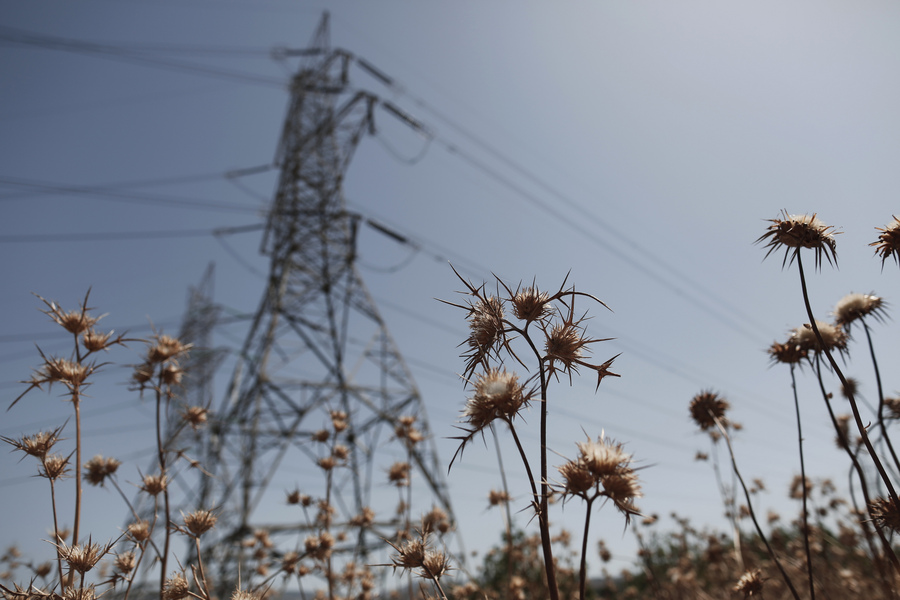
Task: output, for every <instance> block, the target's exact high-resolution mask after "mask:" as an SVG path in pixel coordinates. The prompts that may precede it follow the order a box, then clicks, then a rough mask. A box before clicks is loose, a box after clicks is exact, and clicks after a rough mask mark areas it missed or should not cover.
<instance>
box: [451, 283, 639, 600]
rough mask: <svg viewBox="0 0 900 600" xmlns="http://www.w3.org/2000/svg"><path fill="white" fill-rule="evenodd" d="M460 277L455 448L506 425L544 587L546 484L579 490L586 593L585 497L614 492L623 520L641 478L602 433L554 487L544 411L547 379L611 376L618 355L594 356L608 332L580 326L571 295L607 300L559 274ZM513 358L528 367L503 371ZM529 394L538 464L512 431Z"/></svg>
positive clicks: (553, 579)
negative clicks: (540, 282)
mask: <svg viewBox="0 0 900 600" xmlns="http://www.w3.org/2000/svg"><path fill="white" fill-rule="evenodd" d="M454 272H455V273H456V275H457V277H459V279H460V281H462V283H463V284H464V285H465V288H466V289H465V290H464V291H463V292H461V293H462V294H463V295H464V296H465V297H466V299H465V301H464V303H462V304H456V303H452V302H446V301H445V302H446V303H447V304H450V305H451V306H455V307H457V308H460V309H462V310H464V311H465V313H466V320H467V321H468V325H469V336H468V338H467V339H466V340H465V342H463V344H462V345H463V346H464V347H465V351H464V352H463V354H462V358H463V359H464V360H465V369H464V370H463V380H464V381H465V382H466V384H467V386H468V388H469V390H470V396H469V398H468V400H467V401H466V404H465V406H464V408H463V411H462V425H461V426H460V428H461V429H462V430H463V432H464V433H463V435H462V436H459V437H458V438H457V439H458V440H459V441H460V444H459V447H458V449H457V451H456V454H455V455H454V457H453V460H451V466H452V464H453V462H454V461H455V460H456V458H458V457H459V456H460V455H461V454H462V452H463V450H464V449H465V447H466V446H467V445H468V443H469V442H471V441H472V440H473V439H474V438H475V437H476V436H478V435H479V434H480V435H482V436H483V435H484V434H485V431H486V430H489V431H491V432H494V431H495V429H494V424H495V423H498V424H499V423H502V424H505V425H506V428H507V429H508V430H509V432H510V435H511V436H512V439H513V443H514V444H515V447H516V449H517V452H518V454H519V456H520V458H521V460H522V464H523V467H524V469H525V472H526V475H527V477H528V481H529V485H530V487H531V490H530V491H531V509H532V511H533V513H534V516H535V519H536V521H537V523H538V527H539V529H540V537H541V548H542V552H543V559H544V572H545V575H546V579H547V586H548V594H549V596H550V598H552V599H553V600H557V599H558V598H559V587H558V584H557V573H556V567H555V565H554V559H553V549H552V540H551V536H550V521H549V505H550V502H549V500H550V496H551V494H553V493H561V494H562V495H563V497H564V498H565V497H579V498H581V499H583V500H584V501H585V502H586V503H587V509H588V516H587V517H586V519H585V544H584V548H583V551H582V561H581V591H580V597H581V598H584V595H585V590H584V578H585V570H586V565H585V562H584V555H585V551H586V540H587V532H588V527H589V523H590V509H591V505H592V503H593V502H594V501H595V500H596V499H598V498H603V499H605V500H610V501H612V503H613V505H614V506H615V507H616V508H617V509H618V510H619V511H621V512H622V513H623V514H624V515H625V517H626V521H627V519H628V518H629V517H630V516H631V515H633V514H637V508H636V507H635V505H634V501H635V499H636V498H638V497H640V496H641V492H640V485H639V483H638V480H637V477H636V475H635V470H634V468H633V466H632V464H631V456H630V455H628V454H626V453H625V452H624V451H623V450H622V447H621V445H619V444H617V443H615V442H611V441H609V440H607V439H606V438H605V437H604V436H603V435H602V434H601V436H600V438H599V440H598V441H597V442H593V441H591V440H590V439H589V440H588V441H587V442H584V443H582V444H579V446H578V447H579V457H578V458H577V459H575V460H573V461H569V462H567V463H566V464H564V465H563V466H561V467H559V471H560V474H561V475H562V477H563V479H564V482H563V483H562V484H560V485H558V486H551V484H550V477H549V468H548V451H549V449H548V446H547V420H548V406H549V393H548V392H549V388H550V386H551V383H553V382H560V381H562V380H563V379H567V380H568V381H569V383H570V384H571V382H572V380H573V377H574V376H575V375H577V374H579V372H580V370H581V369H584V370H589V371H593V372H594V373H595V375H596V377H597V388H599V386H600V383H601V381H602V380H603V379H604V378H606V377H618V375H617V374H616V373H613V372H612V371H610V367H611V366H612V363H613V361H614V360H615V358H616V357H613V358H610V359H609V360H607V361H605V362H595V361H593V360H592V359H591V356H590V353H591V349H592V347H593V346H594V345H595V344H596V343H599V342H603V341H607V340H608V338H605V339H600V338H591V337H588V336H587V334H586V329H585V321H586V319H587V314H586V313H584V314H582V313H580V312H578V310H577V308H576V302H577V301H579V302H580V301H583V300H587V301H590V302H594V303H596V304H599V305H600V306H602V307H604V308H607V309H608V307H607V306H606V304H604V303H603V302H602V301H600V300H599V299H597V298H596V297H594V296H592V295H590V294H586V293H584V292H579V291H576V290H575V288H566V283H565V281H564V282H563V284H562V285H561V286H560V288H559V289H558V290H557V291H556V292H553V293H548V292H544V291H541V290H540V289H538V288H537V286H536V285H535V284H534V283H532V285H530V286H523V285H521V284H520V285H519V286H518V287H516V288H515V289H513V288H511V287H510V286H508V285H507V284H506V283H504V282H503V281H501V280H500V279H499V278H497V279H496V284H497V285H496V289H495V292H494V293H490V292H489V291H488V290H487V287H486V285H480V286H476V285H474V284H472V283H469V282H468V281H466V280H465V279H464V278H463V277H462V276H460V275H459V273H458V272H456V271H455V269H454ZM514 365H517V366H518V367H520V368H522V369H525V370H526V372H528V370H529V368H531V369H533V371H532V372H531V373H530V374H529V375H527V376H526V377H525V378H524V379H523V378H520V376H519V374H518V373H516V372H515V371H512V370H510V369H511V367H513V366H514ZM533 402H537V403H538V404H539V407H540V413H541V418H540V448H539V452H540V466H539V469H538V471H537V472H535V470H534V469H533V468H532V465H531V462H530V460H529V458H528V452H527V451H526V449H525V447H524V446H523V444H522V442H521V439H520V437H519V435H518V432H517V417H518V416H519V415H520V414H521V412H522V411H523V410H525V409H527V408H528V407H529V406H530V405H531V404H532V403H533Z"/></svg>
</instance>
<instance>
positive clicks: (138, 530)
mask: <svg viewBox="0 0 900 600" xmlns="http://www.w3.org/2000/svg"><path fill="white" fill-rule="evenodd" d="M126 533H127V534H128V537H130V538H131V539H132V540H134V541H135V542H137V543H138V544H141V543H143V542H146V541H147V540H149V539H150V533H151V529H150V523H149V522H148V521H144V520H141V521H135V522H134V523H129V524H128V527H127V528H126Z"/></svg>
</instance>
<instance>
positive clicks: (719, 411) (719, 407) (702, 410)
mask: <svg viewBox="0 0 900 600" xmlns="http://www.w3.org/2000/svg"><path fill="white" fill-rule="evenodd" d="M729 408H730V405H729V404H728V401H727V400H725V399H724V398H722V397H721V396H720V395H719V394H717V393H716V392H713V391H711V390H704V391H702V392H700V393H699V394H697V395H696V396H694V398H693V399H692V400H691V404H690V410H691V418H692V419H694V423H696V424H697V425H698V426H699V427H700V429H702V430H703V431H708V430H715V428H716V419H718V420H719V421H720V422H721V423H722V425H725V424H726V423H727V422H728V421H727V419H726V417H725V411H727V410H728V409H729Z"/></svg>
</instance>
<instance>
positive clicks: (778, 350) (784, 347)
mask: <svg viewBox="0 0 900 600" xmlns="http://www.w3.org/2000/svg"><path fill="white" fill-rule="evenodd" d="M767 352H768V354H769V358H770V359H771V360H772V363H782V364H786V365H796V364H799V363H800V362H802V361H803V360H805V359H806V358H807V357H808V356H809V351H808V350H807V349H805V348H801V347H800V346H799V345H797V344H796V343H791V342H790V341H788V342H787V343H784V344H779V343H778V342H773V343H772V345H771V346H769V349H768V350H767Z"/></svg>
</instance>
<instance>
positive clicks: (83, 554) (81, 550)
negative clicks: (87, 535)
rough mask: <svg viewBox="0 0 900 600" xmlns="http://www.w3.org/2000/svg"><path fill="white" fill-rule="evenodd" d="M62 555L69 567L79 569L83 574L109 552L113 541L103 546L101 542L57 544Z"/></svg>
mask: <svg viewBox="0 0 900 600" xmlns="http://www.w3.org/2000/svg"><path fill="white" fill-rule="evenodd" d="M56 547H57V548H59V555H60V557H61V558H62V559H63V560H64V561H66V562H67V563H68V565H69V568H71V569H73V570H75V571H78V572H79V573H81V574H82V575H84V574H85V573H87V572H88V571H90V570H91V569H93V568H94V565H96V564H97V563H98V562H99V561H100V559H101V558H103V556H104V555H105V554H106V553H107V552H109V549H110V548H111V547H112V543H110V544H109V545H107V546H106V548H103V547H102V546H101V545H100V544H92V543H91V542H90V540H89V541H88V543H87V544H75V545H73V546H67V545H66V543H65V542H60V543H58V544H56Z"/></svg>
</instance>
